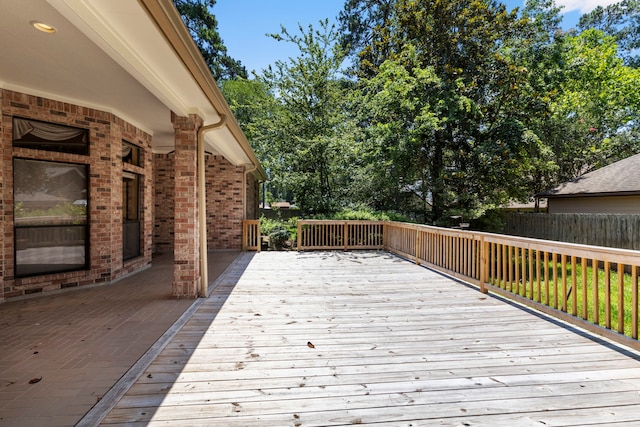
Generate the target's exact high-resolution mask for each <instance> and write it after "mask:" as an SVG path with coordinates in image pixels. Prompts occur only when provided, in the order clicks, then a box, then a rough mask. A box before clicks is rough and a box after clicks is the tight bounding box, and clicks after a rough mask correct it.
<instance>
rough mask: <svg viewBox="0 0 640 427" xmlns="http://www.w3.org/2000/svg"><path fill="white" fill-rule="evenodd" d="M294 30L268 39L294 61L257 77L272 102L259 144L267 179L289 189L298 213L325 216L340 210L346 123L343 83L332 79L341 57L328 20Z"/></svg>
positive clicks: (342, 192) (342, 52)
mask: <svg viewBox="0 0 640 427" xmlns="http://www.w3.org/2000/svg"><path fill="white" fill-rule="evenodd" d="M298 30H299V33H298V34H295V33H291V32H289V31H288V30H287V29H286V28H284V27H283V28H282V29H281V32H280V33H278V34H273V35H272V37H273V38H275V39H276V40H278V41H281V42H284V43H292V44H294V45H295V46H296V47H297V48H298V50H299V51H300V56H298V57H296V58H290V59H289V60H288V61H286V62H285V61H277V62H276V63H275V64H274V66H269V67H268V69H266V70H264V71H263V73H262V75H261V76H260V77H259V80H260V82H261V83H262V84H264V85H265V87H266V88H267V89H268V90H269V91H270V93H271V94H272V96H273V100H274V101H275V105H274V110H273V112H274V114H273V116H272V117H270V122H269V123H265V127H264V129H263V136H262V138H263V140H268V141H269V144H270V148H269V149H270V151H271V152H272V153H271V154H270V155H269V156H273V157H271V159H270V160H269V167H270V169H271V172H272V174H273V176H274V177H276V180H278V181H279V184H280V185H282V186H286V187H288V188H289V189H291V191H292V192H293V197H294V199H295V201H296V203H297V204H298V205H299V207H300V208H302V209H305V210H306V211H308V212H327V211H331V210H335V209H337V208H339V207H340V204H341V200H342V199H343V196H344V192H345V189H346V186H345V180H346V179H347V178H346V177H347V175H346V170H345V166H346V165H348V164H349V163H348V162H349V154H348V152H347V150H346V149H345V147H346V141H347V140H348V135H349V131H348V130H347V128H348V122H349V121H348V119H347V116H346V115H345V111H344V109H343V102H344V98H345V96H344V95H345V88H346V86H347V82H346V81H344V80H343V79H340V78H339V77H338V76H339V72H340V69H341V66H342V62H343V60H344V51H343V50H342V48H341V47H340V45H339V43H338V33H337V32H336V30H335V27H334V26H330V25H329V23H328V20H324V21H321V22H320V23H319V29H314V27H313V26H312V25H310V26H309V27H308V28H307V29H304V28H302V27H301V26H299V28H298Z"/></svg>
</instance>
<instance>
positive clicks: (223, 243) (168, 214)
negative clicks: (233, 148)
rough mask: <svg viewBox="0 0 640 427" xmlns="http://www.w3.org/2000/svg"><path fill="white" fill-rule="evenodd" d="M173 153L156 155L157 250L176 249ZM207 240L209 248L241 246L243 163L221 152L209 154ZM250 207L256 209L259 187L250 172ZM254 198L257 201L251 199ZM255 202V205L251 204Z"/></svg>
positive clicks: (207, 172) (207, 164) (248, 191)
mask: <svg viewBox="0 0 640 427" xmlns="http://www.w3.org/2000/svg"><path fill="white" fill-rule="evenodd" d="M174 157H175V156H174V155H173V154H156V155H154V162H155V164H154V173H155V184H154V187H155V197H156V202H155V221H154V224H155V229H154V241H155V250H156V251H157V252H162V253H164V252H171V251H173V217H174V204H173V191H174V190H173V185H174V182H173V181H174V178H173V177H174ZM205 160H206V167H205V174H206V186H207V236H208V237H207V241H208V244H207V246H208V249H209V250H217V249H238V250H239V249H241V248H242V219H243V218H242V193H243V188H242V180H243V176H244V167H242V166H233V165H232V164H231V163H229V162H228V161H227V160H226V159H225V158H224V157H222V156H214V155H207V156H206V158H205ZM247 181H248V183H249V185H248V186H247V199H248V200H249V202H248V205H247V206H248V209H249V211H251V210H252V209H253V210H254V211H255V212H254V213H253V214H252V215H256V212H257V187H256V185H255V179H254V178H253V176H252V175H251V174H250V175H249V177H248V179H247ZM252 199H254V200H255V201H252ZM252 205H255V207H254V208H251V206H252Z"/></svg>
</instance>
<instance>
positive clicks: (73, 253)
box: [13, 159, 89, 277]
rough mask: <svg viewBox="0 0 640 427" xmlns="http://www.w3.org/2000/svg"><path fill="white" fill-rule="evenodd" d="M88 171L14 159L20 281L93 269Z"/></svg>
mask: <svg viewBox="0 0 640 427" xmlns="http://www.w3.org/2000/svg"><path fill="white" fill-rule="evenodd" d="M88 176H89V175H88V166H87V165H78V164H72V163H58V162H49V161H41V160H27V159H14V162H13V183H14V189H13V194H14V218H15V234H14V235H15V272H16V277H25V276H33V275H38V274H46V273H58V272H63V271H72V270H81V269H86V268H88V266H89V265H88V258H87V253H88V250H87V247H88V236H87V233H88V227H87V224H88V221H87V191H88V180H87V177H88Z"/></svg>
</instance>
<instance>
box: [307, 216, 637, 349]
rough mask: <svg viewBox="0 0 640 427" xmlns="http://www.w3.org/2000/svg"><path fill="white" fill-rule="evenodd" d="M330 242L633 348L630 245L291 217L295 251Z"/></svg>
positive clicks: (634, 279) (634, 272)
mask: <svg viewBox="0 0 640 427" xmlns="http://www.w3.org/2000/svg"><path fill="white" fill-rule="evenodd" d="M332 249H333V250H336V249H339V250H349V249H384V250H388V251H390V252H393V253H396V254H398V255H401V256H403V257H406V258H409V259H411V260H412V261H414V262H416V263H417V264H423V265H426V266H429V267H432V268H434V269H437V270H439V271H442V272H444V273H446V274H449V275H451V276H454V277H457V278H459V279H462V280H464V281H466V282H469V283H472V284H475V285H477V286H479V287H480V290H481V291H482V292H488V291H491V292H493V293H496V294H499V295H501V296H504V297H507V298H510V299H512V300H516V301H517V302H519V303H522V304H525V305H528V306H531V307H533V308H535V309H537V310H540V311H542V312H544V313H546V314H549V315H551V316H554V317H556V318H559V319H562V320H564V321H567V322H569V323H572V324H575V325H578V326H580V327H582V328H585V329H587V330H589V331H591V332H595V333H598V334H600V335H603V336H606V337H607V338H610V339H613V340H616V341H619V342H622V343H624V344H626V345H629V346H631V347H634V348H637V349H640V345H639V342H638V267H639V266H640V252H638V251H631V250H625V249H613V248H606V247H598V246H587V245H578V244H572V243H562V242H554V241H546V240H538V239H531V238H524V237H515V236H506V235H498V234H490V233H481V232H473V231H463V230H454V229H447V228H438V227H430V226H424V225H417V224H406V223H397V222H387V221H316V220H300V221H298V250H332ZM496 320H498V319H496Z"/></svg>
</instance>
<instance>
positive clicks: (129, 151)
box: [122, 141, 141, 166]
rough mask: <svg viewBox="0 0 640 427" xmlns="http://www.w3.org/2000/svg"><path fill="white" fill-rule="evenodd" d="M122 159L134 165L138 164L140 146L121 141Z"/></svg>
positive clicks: (139, 162)
mask: <svg viewBox="0 0 640 427" xmlns="http://www.w3.org/2000/svg"><path fill="white" fill-rule="evenodd" d="M122 161H123V162H124V163H129V164H132V165H134V166H140V164H141V161H140V147H138V146H136V145H133V144H129V143H128V142H126V141H122Z"/></svg>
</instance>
